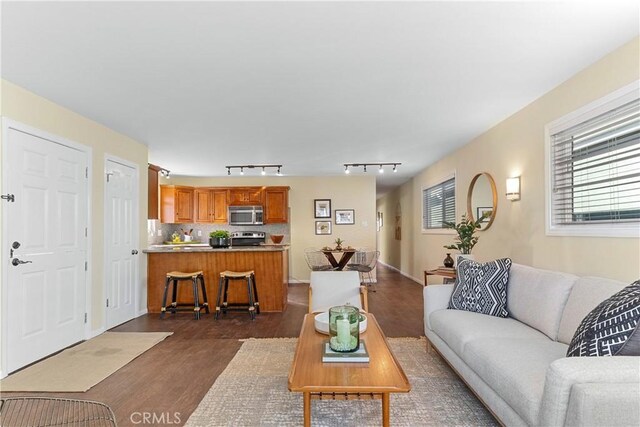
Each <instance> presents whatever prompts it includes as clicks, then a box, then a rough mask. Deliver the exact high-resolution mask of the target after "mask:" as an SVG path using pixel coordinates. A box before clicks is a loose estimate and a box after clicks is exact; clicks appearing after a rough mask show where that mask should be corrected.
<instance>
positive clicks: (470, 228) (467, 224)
mask: <svg viewBox="0 0 640 427" xmlns="http://www.w3.org/2000/svg"><path fill="white" fill-rule="evenodd" d="M489 216H491V211H489V212H485V213H484V214H483V215H482V216H481V217H480V218H478V219H476V220H475V221H472V220H471V219H470V218H467V214H462V219H461V220H460V222H459V223H457V224H456V223H455V222H448V221H445V222H443V223H442V224H443V225H444V228H450V229H453V230H456V233H458V236H457V237H456V243H455V244H453V245H446V246H444V247H445V248H446V249H453V250H458V251H460V253H461V254H462V255H469V254H471V249H473V247H474V246H475V245H476V243H478V236H474V234H475V232H476V231H478V230H479V229H480V226H481V225H482V222H483V221H484V220H485V218H487V217H489Z"/></svg>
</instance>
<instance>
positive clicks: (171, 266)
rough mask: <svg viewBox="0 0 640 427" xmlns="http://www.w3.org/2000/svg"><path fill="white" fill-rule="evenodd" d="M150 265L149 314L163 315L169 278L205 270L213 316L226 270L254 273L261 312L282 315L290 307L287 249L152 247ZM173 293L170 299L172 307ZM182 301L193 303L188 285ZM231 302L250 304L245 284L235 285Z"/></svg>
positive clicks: (183, 284)
mask: <svg viewBox="0 0 640 427" xmlns="http://www.w3.org/2000/svg"><path fill="white" fill-rule="evenodd" d="M143 252H144V253H146V254H147V256H148V262H147V310H148V311H149V313H160V307H161V306H162V294H163V292H164V284H165V281H166V275H167V273H168V272H170V271H182V272H192V271H198V270H202V272H203V273H204V280H205V284H206V289H207V297H208V299H209V307H211V311H212V313H213V312H214V311H215V305H216V297H217V295H218V279H219V278H220V272H222V271H225V270H231V271H247V270H253V271H254V272H255V275H256V285H257V289H258V298H259V301H260V310H261V311H263V312H270V311H271V312H281V311H284V310H285V308H286V307H287V285H288V277H289V262H288V260H289V251H288V247H287V246H239V247H233V248H219V249H218V248H211V247H209V246H204V247H203V246H200V247H187V246H182V247H172V246H169V245H167V246H163V245H157V246H151V247H149V249H147V250H144V251H143ZM170 300H171V292H169V296H168V298H167V301H168V302H167V303H168V304H169V303H170ZM178 301H179V302H185V303H187V302H191V301H193V290H192V288H191V285H190V284H189V283H188V282H181V283H180V285H178ZM228 301H229V302H230V303H232V302H236V303H246V302H247V301H248V297H247V287H246V284H245V282H242V281H231V282H230V286H229V293H228Z"/></svg>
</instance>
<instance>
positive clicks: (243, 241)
mask: <svg viewBox="0 0 640 427" xmlns="http://www.w3.org/2000/svg"><path fill="white" fill-rule="evenodd" d="M265 239H266V234H265V233H264V232H263V231H234V232H233V233H231V246H258V245H260V244H261V243H264V242H265Z"/></svg>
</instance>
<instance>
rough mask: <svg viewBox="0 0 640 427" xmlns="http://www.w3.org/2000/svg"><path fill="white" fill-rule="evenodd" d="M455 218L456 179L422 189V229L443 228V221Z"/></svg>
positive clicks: (451, 220)
mask: <svg viewBox="0 0 640 427" xmlns="http://www.w3.org/2000/svg"><path fill="white" fill-rule="evenodd" d="M455 220H456V179H455V177H453V178H450V179H447V180H446V181H444V182H441V183H440V184H437V185H434V186H433V187H429V188H427V189H424V190H422V229H423V230H430V229H436V228H443V225H442V223H443V222H444V221H448V222H454V221H455Z"/></svg>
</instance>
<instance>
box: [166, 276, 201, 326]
mask: <svg viewBox="0 0 640 427" xmlns="http://www.w3.org/2000/svg"><path fill="white" fill-rule="evenodd" d="M180 280H191V283H192V285H193V304H178V302H177V296H178V282H179V281H180ZM198 281H200V286H201V287H202V300H203V302H202V305H200V296H199V295H198ZM171 282H173V294H172V298H171V306H169V311H171V313H172V314H175V313H176V311H178V310H179V307H191V308H189V309H187V310H193V312H194V314H195V316H196V320H198V319H200V311H201V310H202V309H203V308H204V310H205V313H209V301H208V300H207V289H206V288H205V286H204V274H203V273H202V271H194V272H192V273H183V272H181V271H170V272H169V273H167V280H166V282H165V284H164V295H163V296H162V307H161V308H160V317H164V313H165V312H166V311H167V292H168V291H169V285H170V284H171ZM183 310H184V309H183Z"/></svg>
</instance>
